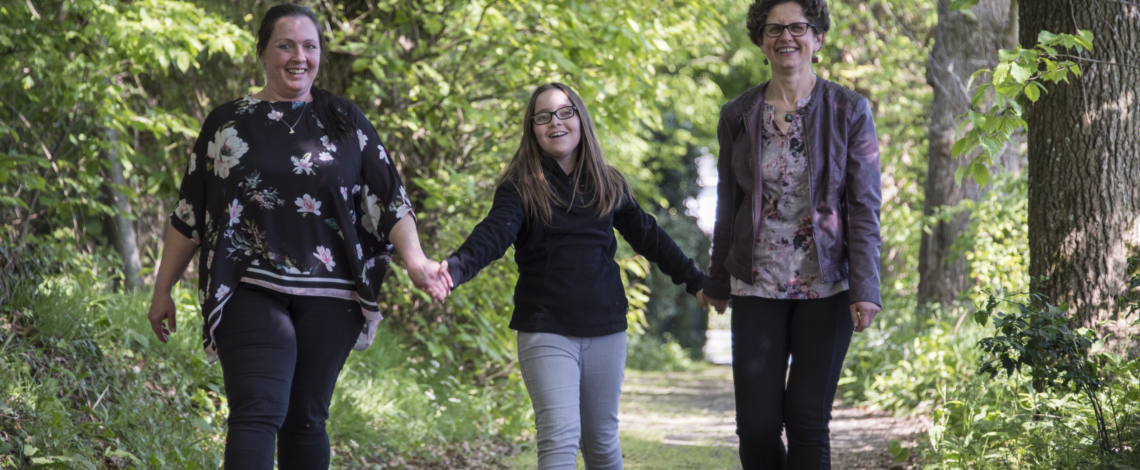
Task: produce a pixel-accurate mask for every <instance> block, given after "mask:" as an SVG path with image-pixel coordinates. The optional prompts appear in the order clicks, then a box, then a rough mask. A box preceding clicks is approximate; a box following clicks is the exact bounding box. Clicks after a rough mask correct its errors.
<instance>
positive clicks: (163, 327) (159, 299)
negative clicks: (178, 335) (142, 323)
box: [146, 290, 178, 343]
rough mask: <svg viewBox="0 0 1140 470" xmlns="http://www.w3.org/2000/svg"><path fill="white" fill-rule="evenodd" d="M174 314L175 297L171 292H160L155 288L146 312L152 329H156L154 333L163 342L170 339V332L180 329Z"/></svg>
mask: <svg viewBox="0 0 1140 470" xmlns="http://www.w3.org/2000/svg"><path fill="white" fill-rule="evenodd" d="M174 315H175V310H174V298H173V297H171V296H170V292H166V293H159V292H158V290H155V292H154V296H152V297H151V298H150V310H149V311H148V312H147V313H146V318H147V319H148V320H150V329H152V330H154V335H155V336H158V339H159V340H160V341H162V342H163V343H165V342H167V341H168V340H169V335H170V333H174V332H177V331H178V326H177V325H175V323H174ZM167 326H169V328H170V329H169V330H168V329H167Z"/></svg>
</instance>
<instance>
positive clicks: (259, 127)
mask: <svg viewBox="0 0 1140 470" xmlns="http://www.w3.org/2000/svg"><path fill="white" fill-rule="evenodd" d="M333 99H334V100H335V101H334V103H335V107H336V108H337V109H338V110H339V111H340V112H342V113H344V114H345V116H346V117H347V118H348V121H349V123H351V124H352V125H353V126H354V127H355V128H356V130H355V132H354V134H355V135H354V136H353V137H351V138H350V139H348V140H347V141H338V140H333V138H332V137H331V135H330V134H329V133H328V132H326V131H325V128H324V126H323V124H322V123H321V122H320V121H319V120H318V119H317V117H316V112H315V111H314V109H313V103H309V102H302V101H296V102H269V101H262V100H258V99H255V98H253V97H252V96H245V97H244V98H241V99H239V100H236V101H233V102H230V103H226V104H223V105H221V106H219V107H217V108H216V109H214V110H213V111H212V112H210V115H209V116H208V117H207V118H206V122H205V123H204V124H203V125H202V131H201V133H200V134H199V135H198V140H197V142H196V143H195V144H194V150H193V153H192V154H191V155H190V163H189V164H188V165H187V168H186V173H185V176H184V177H183V179H182V187H181V190H180V196H179V197H180V200H179V201H178V206H177V208H176V209H175V210H174V213H173V214H171V216H170V221H171V225H172V226H173V227H174V229H175V230H178V231H179V232H181V233H182V234H183V235H185V236H186V237H187V238H189V239H191V240H193V241H194V243H196V244H198V245H200V246H201V251H200V253H199V266H202V267H203V269H202V274H201V276H200V277H199V279H198V302H199V303H200V304H201V305H202V313H203V316H204V317H205V322H204V324H203V331H202V341H203V345H204V346H205V350H206V357H207V358H208V359H209V360H210V362H213V361H215V360H217V346H216V344H215V343H214V338H213V331H214V328H216V327H217V326H218V324H219V322H221V320H222V312H223V307H224V306H225V304H226V301H228V300H229V298H230V296H231V294H232V293H233V291H234V290H235V289H236V288H237V285H238V283H239V282H245V283H249V284H256V285H259V286H263V287H266V288H269V289H272V290H276V291H279V292H284V293H288V294H293V295H309V296H322V297H336V298H341V299H349V300H355V301H357V302H359V303H360V307H361V310H362V312H363V313H364V316H365V318H366V322H365V327H364V330H363V331H361V333H360V337H359V339H358V340H357V343H356V346H355V348H356V349H357V350H360V349H364V348H367V347H368V346H369V345H370V344H371V343H372V339H373V338H374V337H375V334H376V326H377V323H378V322H379V321H380V320H381V318H382V316H381V315H380V311H379V308H378V306H377V304H376V300H377V295H378V293H379V290H380V283H381V282H383V280H384V274H385V272H386V271H387V268H388V264H389V262H390V261H391V256H392V251H393V247H392V245H391V244H390V243H389V242H388V233H389V231H391V229H392V227H393V226H394V225H396V222H397V221H398V220H400V219H401V218H402V217H404V216H405V215H409V214H412V209H411V204H410V203H409V201H408V197H407V193H406V192H405V191H404V186H403V184H402V183H401V181H400V175H399V173H397V171H396V167H395V165H393V163H392V161H391V159H390V158H389V157H388V152H387V151H386V150H385V148H384V145H383V144H381V143H380V138H379V137H378V136H377V134H376V129H375V128H373V127H372V124H371V123H369V121H368V119H367V118H366V117H365V116H364V113H363V112H361V111H360V109H359V108H357V107H356V106H355V105H354V104H352V102H350V101H348V100H344V99H341V98H333ZM413 217H414V214H413ZM226 313H227V314H228V315H241V313H242V312H226Z"/></svg>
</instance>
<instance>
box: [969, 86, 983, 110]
mask: <svg viewBox="0 0 1140 470" xmlns="http://www.w3.org/2000/svg"><path fill="white" fill-rule="evenodd" d="M985 98H986V88H985V87H978V89H977V90H974V96H971V97H970V106H973V107H975V108H976V107H978V105H980V104H981V103H982V100H983V99H985Z"/></svg>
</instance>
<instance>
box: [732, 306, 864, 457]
mask: <svg viewBox="0 0 1140 470" xmlns="http://www.w3.org/2000/svg"><path fill="white" fill-rule="evenodd" d="M847 299H848V297H847V292H846V291H844V292H841V293H839V294H836V295H833V296H831V297H828V298H824V299H811V300H775V299H762V298H759V297H737V296H733V297H732V376H733V384H734V386H735V388H736V434H737V435H738V436H740V463H741V465H743V467H744V470H753V469H792V470H800V469H811V470H820V469H829V468H831V438H830V435H829V432H830V431H829V429H828V422H829V421H831V402H832V401H833V400H834V399H835V389H836V387H837V383H838V382H839V373H840V371H841V370H842V369H843V357H844V356H845V355H846V354H847V346H848V345H849V344H850V343H851V332H852V331H853V329H854V324H852V322H851V313H850V309H849V307H848V301H847ZM789 355H790V356H791V357H792V364H791V367H789V366H788V357H789ZM789 369H790V372H789ZM785 377H786V383H785ZM784 429H786V430H787V433H788V447H787V449H786V450H785V448H784V443H783V441H781V440H780V431H781V430H784Z"/></svg>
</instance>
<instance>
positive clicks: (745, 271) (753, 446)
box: [705, 0, 882, 470]
mask: <svg viewBox="0 0 1140 470" xmlns="http://www.w3.org/2000/svg"><path fill="white" fill-rule="evenodd" d="M747 23H748V32H749V36H750V37H751V39H752V42H754V43H755V44H756V45H757V46H759V47H760V50H761V51H762V52H763V54H764V57H765V59H764V63H765V64H769V63H770V64H771V68H772V79H771V81H769V82H767V83H764V84H761V85H760V86H757V87H755V88H753V89H751V90H748V91H747V92H745V93H744V94H743V95H741V96H739V97H737V98H736V99H734V100H732V101H731V102H729V103H728V104H726V105H725V106H724V107H723V108H722V109H721V115H720V124H719V126H718V128H717V137H718V139H719V140H720V157H719V160H718V162H717V169H718V170H719V175H720V182H719V183H718V186H717V212H716V225H715V227H714V229H713V245H712V246H713V249H712V261H711V264H710V266H709V278H708V285H707V286H706V287H707V290H706V294H707V295H706V296H705V300H706V301H708V302H709V303H712V304H713V306H715V307H716V309H717V310H718V311H721V312H723V311H724V310H725V308H726V307H727V306H728V305H729V303H730V302H731V304H732V307H733V312H732V339H733V345H732V356H733V357H732V368H733V382H734V386H735V389H736V423H737V424H736V433H737V435H739V436H740V461H741V463H742V464H743V467H744V469H745V470H751V469H785V468H787V469H820V468H830V454H831V453H830V445H831V444H830V437H829V430H828V423H829V422H830V420H831V404H832V401H833V400H834V398H835V390H836V387H837V383H838V381H839V372H840V370H842V368H843V358H844V356H845V355H846V354H847V347H848V345H849V344H850V342H851V335H852V332H853V331H854V332H859V331H863V329H864V328H867V327H868V326H869V325H870V324H871V321H872V320H873V319H874V318H875V314H877V313H878V312H879V309H880V308H881V307H880V306H881V300H880V295H879V249H880V245H881V241H880V236H879V206H880V204H881V201H882V197H881V195H880V192H881V185H880V174H879V146H878V137H877V136H876V133H875V122H874V119H873V117H872V116H871V108H870V106H869V105H868V103H867V100H866V99H865V98H863V97H862V96H860V95H859V94H857V93H855V92H852V91H851V90H848V89H846V88H843V87H842V86H839V85H836V84H834V83H831V82H829V81H827V80H824V79H822V78H819V77H818V76H817V75H816V74H815V72H814V71H813V70H812V64H813V63H816V62H818V59H817V58H816V57H815V54H816V53H818V52H819V50H820V47H821V46H822V45H823V40H824V36H825V35H826V34H827V31H828V29H829V28H830V26H831V20H830V18H829V16H828V11H827V3H826V1H825V0H757V1H756V2H755V3H753V4H752V6H751V7H750V8H749V11H748V20H747ZM789 359H790V361H789ZM782 431H786V432H787V440H788V444H787V447H786V448H785V446H784V443H783V442H782V441H781V438H780V434H781V432H782Z"/></svg>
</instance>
